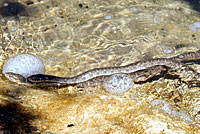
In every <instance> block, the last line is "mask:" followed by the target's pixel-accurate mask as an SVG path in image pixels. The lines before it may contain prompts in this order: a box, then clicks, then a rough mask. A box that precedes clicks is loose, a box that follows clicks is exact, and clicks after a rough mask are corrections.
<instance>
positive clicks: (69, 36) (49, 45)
mask: <svg viewBox="0 0 200 134" xmlns="http://www.w3.org/2000/svg"><path fill="white" fill-rule="evenodd" d="M20 2H22V3H25V1H24V0H21V1H20ZM33 2H34V3H33V4H31V5H28V6H27V9H28V11H29V15H28V16H19V20H18V19H16V18H3V17H1V18H0V24H1V29H0V38H1V40H0V47H1V51H0V52H1V55H0V64H1V66H2V65H3V63H4V62H5V61H6V60H7V59H8V58H9V57H12V56H14V55H17V54H21V53H31V54H33V55H36V56H38V57H39V58H41V59H42V60H43V62H44V64H45V67H46V74H51V75H57V76H75V75H77V74H80V73H82V72H85V71H87V70H89V69H93V68H97V67H107V66H122V65H127V64H129V63H133V62H136V61H139V60H143V59H151V58H157V57H172V56H175V55H177V54H180V53H183V52H187V51H196V50H199V45H198V44H199V42H200V38H199V36H200V34H199V32H200V28H199V26H198V25H197V24H198V22H199V14H198V12H196V11H194V10H192V9H191V7H190V6H189V5H188V4H186V3H184V2H183V1H174V0H162V1H161V0H158V1H153V0H140V1H137V0H112V1H102V0H95V1H89V0H85V1H78V0H73V1H66V0H43V1H39V0H33ZM194 68H195V69H198V68H199V67H198V66H194ZM1 85H2V86H0V90H1V93H2V95H1V100H2V106H6V105H7V103H11V101H12V102H13V101H14V102H15V103H19V102H20V103H22V105H21V107H20V108H19V109H20V110H21V111H26V110H27V111H28V112H31V113H32V114H34V115H37V116H36V117H38V116H39V117H40V118H36V117H35V118H36V119H30V121H29V123H30V124H31V125H30V126H34V127H36V128H37V132H41V133H45V132H50V133H61V132H72V133H73V132H76V133H83V132H85V133H95V132H96V133H98V131H97V130H101V131H99V132H108V133H109V132H110V133H114V132H121V133H130V132H131V133H134V132H135V133H136V130H137V132H141V133H142V132H146V133H150V132H153V130H151V129H150V128H153V126H154V125H151V124H153V123H152V122H156V121H157V120H159V119H160V120H159V121H160V122H162V123H163V124H166V123H169V124H171V127H172V126H173V125H174V124H173V123H174V121H175V122H177V124H179V126H178V127H174V128H173V127H172V129H169V128H167V127H163V126H162V125H160V126H159V125H158V128H157V130H158V131H159V132H161V131H162V127H163V129H164V130H165V133H167V132H168V133H169V132H173V133H178V132H181V133H186V132H190V133H193V132H198V131H199V128H198V125H196V124H193V123H194V122H193V123H192V126H191V124H189V123H188V122H185V121H182V120H181V119H179V118H178V117H170V116H169V115H167V114H166V113H165V112H162V111H159V110H158V111H155V109H153V110H152V109H148V110H147V111H146V112H144V111H145V109H147V108H148V105H149V103H150V102H151V101H152V100H154V99H157V98H159V99H164V100H167V101H169V102H172V103H173V105H174V107H175V108H177V109H178V110H180V111H185V110H186V109H188V108H189V109H192V108H193V109H195V108H196V109H198V106H197V105H198V100H199V99H198V94H197V92H198V91H199V88H194V89H193V88H192V89H187V87H185V85H184V84H183V83H181V84H179V81H178V80H165V79H159V80H157V81H154V82H149V83H145V84H138V85H135V86H134V87H133V89H131V90H130V91H128V92H126V93H125V94H123V95H121V96H119V95H116V96H115V95H112V94H109V93H107V92H106V91H104V90H103V89H101V88H99V87H88V88H87V89H76V88H75V89H74V88H73V87H67V88H61V89H51V90H50V91H49V90H48V91H46V90H44V89H42V90H40V89H34V88H27V87H24V86H19V85H15V84H13V83H9V82H8V81H6V80H5V79H3V78H2V80H1ZM43 90H44V91H43ZM189 90H192V92H190V91H189ZM181 91H182V92H184V93H183V94H182V93H180V92H181ZM185 92H186V93H185ZM10 94H11V95H10ZM38 98H39V99H38ZM192 98H194V100H195V101H190V100H191V99H192ZM10 99H11V100H10ZM79 99H81V100H83V102H85V105H84V104H82V103H81V102H78V100H79ZM103 100H104V101H103ZM4 101H5V102H6V103H5V104H4V103H3V102H4ZM115 101H116V102H115ZM137 101H138V102H137ZM45 102H46V104H45ZM69 102H70V104H68V103H69ZM122 102H124V104H123V103H122ZM43 103H44V104H43ZM55 103H57V106H56V105H55ZM194 103H195V104H194ZM72 104H73V105H72ZM97 104H98V105H97ZM101 104H102V105H101ZM112 104H113V106H111V105H112ZM51 106H52V108H51ZM89 106H93V107H89ZM98 106H99V107H98ZM65 107H66V108H65ZM74 107H75V109H73V108H74ZM108 107H111V109H110V111H109V109H107V108H108ZM120 107H121V109H120ZM79 108H80V109H81V110H82V111H84V110H85V111H84V112H85V114H86V113H87V116H86V115H85V114H83V113H81V111H80V109H79ZM104 108H105V109H104ZM66 109H68V110H72V111H76V110H77V111H78V112H77V114H74V113H73V117H74V118H72V117H71V116H72V115H70V114H69V115H64V113H65V112H66ZM97 109H98V110H97ZM136 109H141V110H139V111H138V112H137V113H135V114H133V115H132V116H131V114H132V113H133V112H134V111H135V110H136ZM20 110H19V111H20ZM68 110H67V111H68ZM105 110H108V111H105ZM45 111H46V112H45ZM98 111H100V113H99V114H100V115H99V118H97V117H96V116H98ZM106 112H108V113H109V112H110V113H109V114H108V113H106ZM112 112H114V113H115V114H114V115H115V116H114V115H113V117H109V116H110V115H112ZM186 112H187V111H186ZM54 113H57V114H55V115H52V114H54ZM158 113H159V114H160V115H158ZM188 113H189V114H191V115H193V114H194V113H195V112H193V111H192V110H190V111H188ZM92 116H94V118H92V119H91V118H90V117H92ZM79 117H82V118H81V119H82V120H80V119H79ZM128 117H130V118H128ZM149 117H152V118H151V119H150V118H149ZM58 118H60V120H58ZM145 118H147V120H145ZM134 119H136V120H135V121H134V122H133V120H134ZM66 120H68V121H66ZM138 120H145V121H144V123H143V124H142V123H138ZM70 121H71V122H70ZM100 122H105V123H104V124H103V123H100ZM127 122H133V123H131V124H128V123H127ZM70 123H74V126H75V127H72V128H71V127H66V126H65V125H66V124H70ZM126 123H127V124H126ZM162 123H161V124H162ZM3 124H4V123H3ZM113 124H114V125H113ZM188 124H189V125H188ZM79 125H80V126H82V127H80V129H78V128H79V127H77V126H79ZM84 126H85V127H86V126H87V127H86V128H84ZM65 127H66V128H65ZM180 128H182V129H180ZM69 129H70V130H69ZM22 130H23V128H22ZM115 130H116V131H115ZM22 132H23V131H22Z"/></svg>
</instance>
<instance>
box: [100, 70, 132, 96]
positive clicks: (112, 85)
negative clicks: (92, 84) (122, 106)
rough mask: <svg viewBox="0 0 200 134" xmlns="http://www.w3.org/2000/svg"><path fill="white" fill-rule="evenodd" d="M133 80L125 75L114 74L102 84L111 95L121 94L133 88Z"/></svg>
mask: <svg viewBox="0 0 200 134" xmlns="http://www.w3.org/2000/svg"><path fill="white" fill-rule="evenodd" d="M133 84H134V83H133V80H132V79H131V77H130V76H128V75H126V74H114V75H112V76H111V78H110V79H109V80H108V81H106V82H105V83H103V87H104V88H105V89H106V90H107V91H108V92H111V93H114V94H121V93H124V92H126V91H127V90H129V89H130V88H131V87H132V86H133Z"/></svg>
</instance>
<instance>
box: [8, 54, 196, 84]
mask: <svg viewBox="0 0 200 134" xmlns="http://www.w3.org/2000/svg"><path fill="white" fill-rule="evenodd" d="M197 60H200V51H196V52H185V53H183V54H180V55H177V56H175V57H171V58H155V59H150V60H142V61H138V62H135V63H131V64H128V65H125V66H118V67H103V68H95V69H92V70H89V71H86V72H84V73H82V74H80V75H77V76H74V77H58V76H53V75H46V74H36V75H31V76H29V77H27V78H25V77H23V76H22V75H20V74H16V73H12V72H8V73H5V77H6V78H8V79H9V80H10V81H12V82H16V83H20V84H30V85H43V86H45V85H82V86H83V85H92V84H99V83H102V82H105V81H106V80H108V79H109V78H110V77H111V76H112V75H113V74H127V75H129V76H130V77H131V78H132V80H133V82H135V83H137V82H142V81H147V80H148V79H150V78H152V77H154V76H156V75H160V74H162V73H163V72H166V71H168V70H173V71H169V73H171V74H173V75H178V76H179V77H180V78H181V79H183V80H184V81H200V74H199V73H198V72H196V71H195V70H194V69H193V68H191V67H190V66H188V65H187V64H186V62H193V61H197Z"/></svg>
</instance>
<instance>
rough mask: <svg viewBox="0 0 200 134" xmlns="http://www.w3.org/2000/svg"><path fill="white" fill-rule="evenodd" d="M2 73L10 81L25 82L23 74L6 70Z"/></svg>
mask: <svg viewBox="0 0 200 134" xmlns="http://www.w3.org/2000/svg"><path fill="white" fill-rule="evenodd" d="M4 75H5V77H6V78H7V79H8V80H9V81H11V82H14V83H18V84H24V83H26V78H25V77H24V76H22V75H20V74H16V73H12V72H7V73H5V74H4Z"/></svg>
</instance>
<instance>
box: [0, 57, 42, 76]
mask: <svg viewBox="0 0 200 134" xmlns="http://www.w3.org/2000/svg"><path fill="white" fill-rule="evenodd" d="M7 72H12V73H17V74H20V75H22V76H24V77H26V78H27V77H28V76H31V75H34V74H44V72H45V67H44V65H43V63H42V61H41V60H40V59H39V58H38V57H35V56H33V55H31V54H20V55H17V56H15V57H12V58H10V59H8V61H7V62H6V63H5V64H4V65H3V71H2V73H3V74H5V73H7Z"/></svg>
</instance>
